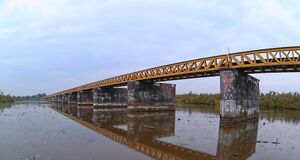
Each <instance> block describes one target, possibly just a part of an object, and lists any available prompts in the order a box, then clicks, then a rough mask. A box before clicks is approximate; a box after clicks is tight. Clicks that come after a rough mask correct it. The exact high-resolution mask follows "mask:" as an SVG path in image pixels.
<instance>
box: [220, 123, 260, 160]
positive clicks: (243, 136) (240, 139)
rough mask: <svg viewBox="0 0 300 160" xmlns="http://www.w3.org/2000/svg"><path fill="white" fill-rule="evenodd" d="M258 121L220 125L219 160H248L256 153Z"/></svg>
mask: <svg viewBox="0 0 300 160" xmlns="http://www.w3.org/2000/svg"><path fill="white" fill-rule="evenodd" d="M257 131H258V119H255V120H251V121H248V122H243V123H238V124H234V125H228V124H220V129H219V141H218V150H217V159H237V160H240V159H248V157H250V156H251V155H252V154H253V153H255V147H256V140H257Z"/></svg>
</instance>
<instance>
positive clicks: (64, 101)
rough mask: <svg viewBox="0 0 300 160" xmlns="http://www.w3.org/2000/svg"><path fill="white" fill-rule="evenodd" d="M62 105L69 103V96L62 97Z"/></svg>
mask: <svg viewBox="0 0 300 160" xmlns="http://www.w3.org/2000/svg"><path fill="white" fill-rule="evenodd" d="M62 103H68V94H63V95H62Z"/></svg>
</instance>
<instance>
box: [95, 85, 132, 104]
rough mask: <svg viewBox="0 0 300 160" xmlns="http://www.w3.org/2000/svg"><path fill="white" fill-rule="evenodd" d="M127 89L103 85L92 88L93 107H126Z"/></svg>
mask: <svg viewBox="0 0 300 160" xmlns="http://www.w3.org/2000/svg"><path fill="white" fill-rule="evenodd" d="M127 92H128V91H127V89H126V88H113V87H104V88H96V89H94V91H93V93H94V108H95V109H98V108H119V107H121V108H125V107H127Z"/></svg>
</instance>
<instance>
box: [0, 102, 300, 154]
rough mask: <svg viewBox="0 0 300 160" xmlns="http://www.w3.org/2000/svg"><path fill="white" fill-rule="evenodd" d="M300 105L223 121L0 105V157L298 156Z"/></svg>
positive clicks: (188, 111)
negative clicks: (242, 120)
mask: <svg viewBox="0 0 300 160" xmlns="http://www.w3.org/2000/svg"><path fill="white" fill-rule="evenodd" d="M299 122H300V111H281V112H271V111H261V113H260V118H259V120H253V121H249V122H247V123H240V124H237V125H234V126H227V125H224V124H220V120H219V115H218V113H217V112H215V111H212V110H210V109H208V108H204V107H177V110H176V112H151V113H127V112H126V110H124V109H115V110H107V109H103V110H93V108H92V107H88V106H85V107H82V106H80V107H79V106H76V105H61V104H50V105H49V104H43V103H20V104H12V105H5V106H0V160H30V159H40V160H98V159H104V160H106V159H107V160H110V159H122V160H126V159H128V160H131V159H141V160H143V159H193V160H194V159H261V160H267V159H278V160H281V159H291V160H298V159H299V157H300V124H299Z"/></svg>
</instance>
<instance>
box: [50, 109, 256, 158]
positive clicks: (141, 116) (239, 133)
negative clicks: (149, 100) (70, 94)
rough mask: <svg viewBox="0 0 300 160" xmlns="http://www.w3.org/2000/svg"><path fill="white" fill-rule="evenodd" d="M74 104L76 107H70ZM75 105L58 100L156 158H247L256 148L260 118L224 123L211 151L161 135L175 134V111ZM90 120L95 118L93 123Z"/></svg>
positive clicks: (105, 132) (79, 117)
mask: <svg viewBox="0 0 300 160" xmlns="http://www.w3.org/2000/svg"><path fill="white" fill-rule="evenodd" d="M70 107H71V108H72V109H68V108H70ZM74 107H76V106H75V105H63V104H57V105H56V106H55V109H56V110H59V111H60V112H61V113H64V114H65V115H66V116H68V117H69V118H71V119H73V120H75V121H77V122H79V123H81V124H83V125H84V126H86V127H88V128H90V129H92V130H94V131H96V132H98V133H100V134H103V135H104V136H106V137H108V138H110V139H112V140H114V141H116V142H118V143H121V144H124V145H126V146H128V147H130V148H132V149H134V150H136V151H139V152H142V153H144V154H146V155H148V156H150V157H153V158H155V159H163V160H169V159H172V160H177V159H186V160H189V159H191V160H194V159H216V158H217V159H247V158H249V157H250V156H251V154H252V153H253V152H255V145H256V143H255V142H256V137H257V129H258V128H257V127H258V125H257V121H253V122H247V123H241V124H239V125H236V126H234V127H228V126H223V125H220V129H219V140H218V148H217V153H216V155H211V154H207V153H204V152H201V151H197V150H193V149H189V148H185V147H181V146H177V145H174V144H171V143H166V142H163V141H160V140H158V139H157V138H161V137H169V136H175V135H174V134H175V112H151V113H127V112H126V110H123V111H122V110H111V111H108V110H93V108H92V107H85V109H83V110H81V109H82V107H80V106H77V108H78V109H77V112H82V113H83V114H75V113H71V112H69V111H75V110H74ZM80 110H81V111H80ZM90 113H92V114H90ZM70 115H77V116H70ZM87 115H89V116H87ZM118 116H119V117H118ZM86 120H87V121H90V120H92V121H93V124H92V123H90V122H87V121H86ZM120 124H122V125H127V129H120V128H116V127H114V126H116V125H120ZM246 140H247V141H248V142H251V143H247V142H246ZM253 142H254V143H253ZM236 154H239V155H238V156H236Z"/></svg>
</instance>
